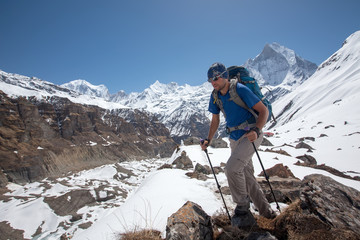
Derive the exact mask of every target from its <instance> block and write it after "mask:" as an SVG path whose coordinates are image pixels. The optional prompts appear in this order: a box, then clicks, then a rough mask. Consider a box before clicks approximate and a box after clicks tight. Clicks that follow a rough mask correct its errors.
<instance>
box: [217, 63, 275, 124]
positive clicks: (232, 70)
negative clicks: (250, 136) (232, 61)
mask: <svg viewBox="0 0 360 240" xmlns="http://www.w3.org/2000/svg"><path fill="white" fill-rule="evenodd" d="M227 70H228V72H229V79H230V88H229V94H230V100H232V101H234V102H235V103H236V104H237V105H239V106H240V107H242V108H245V109H246V110H248V111H249V112H250V113H251V114H252V115H253V116H254V117H255V119H257V117H258V113H257V112H256V111H254V110H253V109H251V108H249V107H248V106H247V105H246V104H245V102H244V101H243V100H242V99H241V97H240V96H239V95H238V94H237V91H236V84H237V83H238V82H239V83H241V84H243V85H245V86H247V87H248V88H249V89H250V90H251V91H252V92H253V93H254V94H255V95H256V96H257V97H258V98H259V99H260V100H261V101H262V102H263V103H264V105H265V106H266V107H267V109H268V110H269V117H268V119H267V122H268V121H270V119H271V117H272V116H273V114H272V106H271V103H270V102H269V101H268V100H267V99H266V98H265V97H264V95H263V94H262V93H261V90H260V87H259V85H258V83H257V81H256V80H255V79H254V78H252V77H250V75H249V71H248V70H247V69H246V68H245V67H242V66H231V67H229V68H228V69H227ZM212 94H213V97H214V99H215V102H216V104H217V106H218V107H219V108H220V110H221V112H222V113H223V114H224V116H225V118H226V115H225V112H224V109H223V106H222V102H221V100H220V98H218V92H217V91H215V90H214V91H213V93H212ZM274 121H276V120H275V118H274ZM237 129H238V128H237Z"/></svg>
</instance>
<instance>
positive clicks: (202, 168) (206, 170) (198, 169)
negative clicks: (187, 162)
mask: <svg viewBox="0 0 360 240" xmlns="http://www.w3.org/2000/svg"><path fill="white" fill-rule="evenodd" d="M194 171H195V172H199V173H203V174H205V175H207V174H211V172H212V171H211V169H210V167H209V166H207V165H206V166H203V165H201V164H200V163H197V164H196V165H195V170H194Z"/></svg>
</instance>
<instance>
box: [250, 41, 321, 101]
mask: <svg viewBox="0 0 360 240" xmlns="http://www.w3.org/2000/svg"><path fill="white" fill-rule="evenodd" d="M244 66H245V67H246V68H247V69H248V70H249V71H250V73H251V75H252V76H253V77H255V78H256V79H257V80H258V81H259V83H260V85H261V86H264V87H265V88H266V89H270V90H271V92H265V91H264V93H265V95H266V96H267V97H268V99H269V100H270V101H271V102H274V101H275V100H276V99H278V98H279V97H281V96H284V95H286V94H287V93H289V92H291V91H293V90H294V89H295V88H296V87H298V86H299V85H301V84H302V83H303V82H304V81H305V80H306V79H308V78H309V77H310V76H311V75H312V74H313V73H314V72H315V71H316V69H317V65H316V64H315V63H312V62H310V61H307V60H305V59H303V58H301V57H300V56H298V55H297V54H296V53H295V51H294V50H291V49H289V48H286V47H284V46H281V45H280V44H278V43H272V44H266V45H265V47H264V49H263V50H262V52H261V53H260V54H259V55H258V56H256V57H255V58H254V59H249V60H248V61H247V62H246V63H245V64H244Z"/></svg>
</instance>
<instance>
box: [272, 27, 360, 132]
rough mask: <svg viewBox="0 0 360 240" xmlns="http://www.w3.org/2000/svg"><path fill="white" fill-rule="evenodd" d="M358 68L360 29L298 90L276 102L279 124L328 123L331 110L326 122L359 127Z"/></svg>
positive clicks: (359, 73) (359, 63) (359, 87)
mask: <svg viewBox="0 0 360 240" xmlns="http://www.w3.org/2000/svg"><path fill="white" fill-rule="evenodd" d="M359 69H360V31H358V32H356V33H354V34H352V35H351V36H350V37H348V38H347V39H346V40H345V42H344V44H343V46H342V47H341V48H340V49H339V50H338V51H336V52H335V53H334V54H333V55H332V56H331V57H329V58H328V59H327V60H326V61H324V62H323V63H322V64H321V65H320V67H319V68H318V70H317V71H316V72H315V73H314V74H313V75H312V76H311V77H310V78H309V79H308V80H306V82H305V83H303V84H302V85H301V86H299V87H298V88H297V89H296V91H294V92H292V93H289V94H288V95H286V96H284V97H283V98H281V101H277V102H275V104H274V105H273V109H276V110H275V115H277V116H279V117H278V124H277V126H280V125H284V124H286V123H289V122H293V123H299V122H301V123H300V124H302V126H301V127H303V126H305V125H306V124H304V122H306V123H307V125H316V124H317V123H318V122H325V119H324V117H323V116H327V115H328V113H332V114H331V117H329V118H328V119H326V121H328V122H329V124H330V122H331V125H337V126H342V127H344V132H346V131H347V129H345V128H346V126H347V125H349V124H352V125H353V126H357V127H360V125H359V124H358V123H359V120H360V119H359V116H358V114H357V113H358V112H356V111H354V106H358V105H359V104H360V98H359V97H358V95H359V91H360V71H359ZM355 108H356V107H355ZM329 116H330V115H329ZM300 120H301V121H300ZM299 128H300V126H299Z"/></svg>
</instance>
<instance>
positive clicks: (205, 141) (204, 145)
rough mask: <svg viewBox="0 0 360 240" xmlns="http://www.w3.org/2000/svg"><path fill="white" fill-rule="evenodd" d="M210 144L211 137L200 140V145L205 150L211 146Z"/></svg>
mask: <svg viewBox="0 0 360 240" xmlns="http://www.w3.org/2000/svg"><path fill="white" fill-rule="evenodd" d="M209 144H210V140H209V139H202V140H201V141H200V146H201V149H202V150H203V151H205V150H206V149H207V147H208V146H209Z"/></svg>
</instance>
